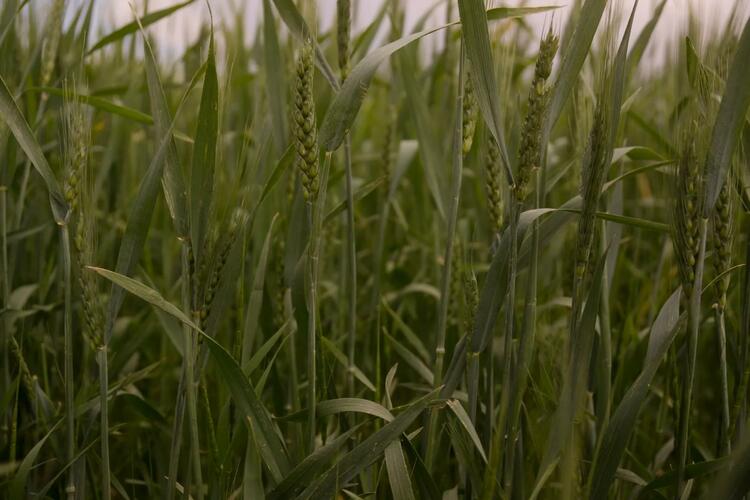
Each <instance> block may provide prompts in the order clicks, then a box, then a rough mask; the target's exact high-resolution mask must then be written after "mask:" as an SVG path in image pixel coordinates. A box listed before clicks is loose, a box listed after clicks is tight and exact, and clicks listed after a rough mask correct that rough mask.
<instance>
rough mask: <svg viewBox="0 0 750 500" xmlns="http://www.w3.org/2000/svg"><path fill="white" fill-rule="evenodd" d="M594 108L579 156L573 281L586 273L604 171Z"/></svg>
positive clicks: (602, 137)
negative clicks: (580, 165) (577, 210)
mask: <svg viewBox="0 0 750 500" xmlns="http://www.w3.org/2000/svg"><path fill="white" fill-rule="evenodd" d="M602 100H603V99H600V103H599V104H598V105H597V107H596V110H595V111H594V122H593V124H592V126H591V132H590V134H589V139H588V142H587V143H586V149H585V151H584V155H583V164H582V168H581V188H580V193H581V200H582V205H581V216H580V218H579V219H578V238H577V241H576V267H575V279H576V281H577V282H580V281H581V280H582V279H583V278H584V276H585V273H586V269H587V267H588V263H589V257H590V255H591V247H592V245H593V242H594V229H595V220H596V210H597V208H598V205H599V195H600V194H601V191H602V184H603V182H604V174H605V172H606V170H607V165H606V163H607V144H608V140H609V139H608V137H607V136H608V134H607V124H606V120H605V117H604V109H603V105H602V104H601V101H602Z"/></svg>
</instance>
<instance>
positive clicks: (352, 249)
mask: <svg viewBox="0 0 750 500" xmlns="http://www.w3.org/2000/svg"><path fill="white" fill-rule="evenodd" d="M344 168H345V170H346V172H345V175H346V223H347V225H346V229H347V231H346V243H347V245H346V248H347V262H348V263H349V266H348V272H349V275H348V277H347V278H348V284H347V288H348V297H347V306H348V316H347V320H348V324H347V330H348V332H349V339H348V343H349V353H348V354H349V356H348V360H349V372H348V373H347V382H348V385H349V394H351V395H354V375H353V369H354V365H355V363H354V351H355V346H356V340H357V243H356V239H355V232H354V229H355V226H354V188H353V187H352V184H353V180H352V139H351V135H350V134H347V135H346V139H345V141H344Z"/></svg>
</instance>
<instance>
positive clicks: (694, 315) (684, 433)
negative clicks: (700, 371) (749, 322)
mask: <svg viewBox="0 0 750 500" xmlns="http://www.w3.org/2000/svg"><path fill="white" fill-rule="evenodd" d="M707 232H708V219H707V218H701V220H700V235H701V236H700V238H701V239H700V248H699V253H698V262H697V263H696V269H695V283H694V284H693V291H692V294H691V296H690V302H689V304H688V325H687V328H688V354H687V365H686V368H687V380H686V381H685V385H684V386H683V395H682V406H681V408H680V421H679V436H678V437H679V440H678V453H677V459H678V462H677V496H678V498H679V497H681V496H682V494H683V492H684V490H685V467H686V465H687V459H688V438H689V435H690V433H689V424H690V408H691V403H692V398H693V382H694V380H695V364H696V358H697V355H698V332H699V329H700V320H701V311H700V306H701V288H702V286H703V267H704V260H705V255H706V235H707Z"/></svg>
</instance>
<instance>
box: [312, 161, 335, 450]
mask: <svg viewBox="0 0 750 500" xmlns="http://www.w3.org/2000/svg"><path fill="white" fill-rule="evenodd" d="M330 165H331V153H326V156H325V161H324V162H323V168H322V171H321V173H320V191H319V192H318V196H317V198H316V199H315V200H313V201H308V203H307V213H308V223H309V225H310V242H309V243H308V246H307V273H308V289H307V307H308V311H307V384H308V386H307V412H308V413H307V426H308V445H307V447H308V449H307V451H308V453H312V451H313V450H314V449H315V434H316V433H315V428H316V426H315V406H316V405H317V396H316V387H315V384H316V380H315V379H316V359H317V354H316V349H317V338H316V335H317V321H318V267H319V260H320V229H321V225H322V222H323V212H324V211H325V199H326V188H327V184H328V170H329V168H330Z"/></svg>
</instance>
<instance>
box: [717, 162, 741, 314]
mask: <svg viewBox="0 0 750 500" xmlns="http://www.w3.org/2000/svg"><path fill="white" fill-rule="evenodd" d="M735 205H736V197H735V193H734V190H733V183H732V173H731V171H730V173H729V176H728V178H727V181H726V182H725V183H724V187H723V188H722V189H721V192H720V193H719V198H718V199H717V200H716V208H715V210H714V214H713V217H712V224H713V244H714V258H713V266H714V270H715V272H716V276H721V278H720V279H718V280H717V281H716V306H717V308H718V309H719V310H720V311H723V310H724V309H725V308H726V304H727V291H728V289H729V281H730V273H729V272H728V271H729V269H730V268H731V266H732V244H733V243H734V232H735V231H734V230H735V223H734V222H735Z"/></svg>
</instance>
